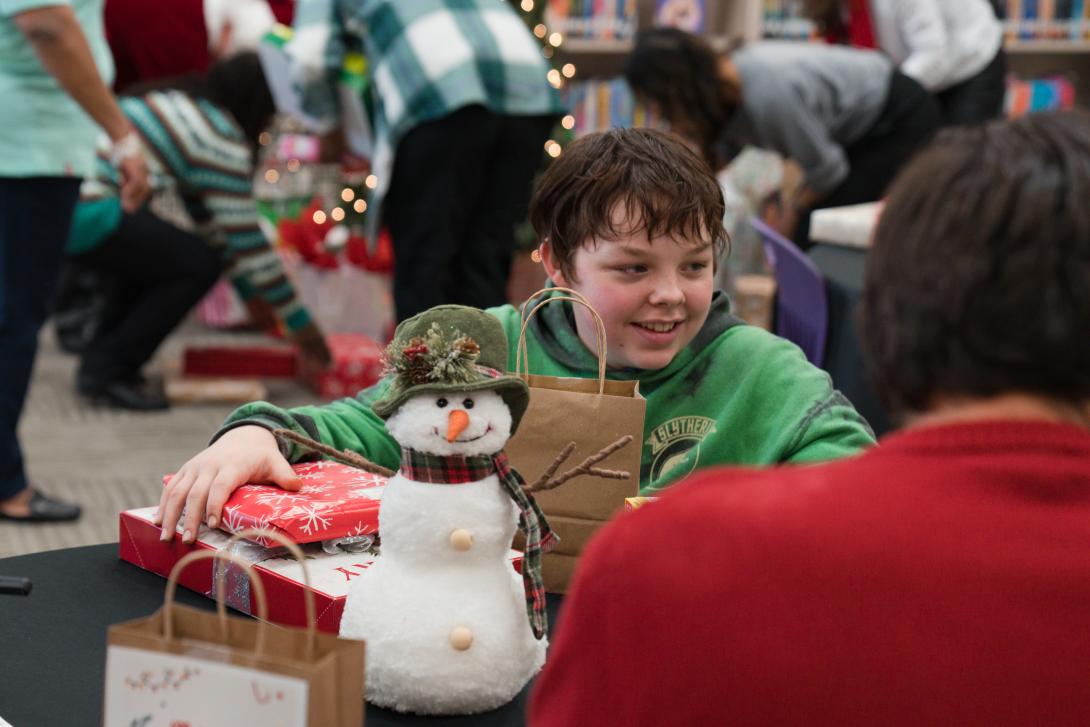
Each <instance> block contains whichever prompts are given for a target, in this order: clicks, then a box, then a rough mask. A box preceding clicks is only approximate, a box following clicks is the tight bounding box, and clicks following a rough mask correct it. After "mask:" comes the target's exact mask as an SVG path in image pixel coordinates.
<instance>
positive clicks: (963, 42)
mask: <svg viewBox="0 0 1090 727" xmlns="http://www.w3.org/2000/svg"><path fill="white" fill-rule="evenodd" d="M803 6H804V12H805V13H806V14H807V15H808V16H809V17H810V18H811V19H813V20H814V21H815V22H816V23H817V24H818V27H819V28H821V30H822V31H823V32H824V33H825V36H826V38H827V39H828V40H830V41H831V42H834V43H848V44H850V45H856V46H860V47H864V48H877V49H879V50H881V51H882V52H883V53H885V54H886V55H888V56H889V57H890V58H891V59H892V60H893V62H894V63H895V64H897V67H898V68H900V69H901V72H902V73H904V74H905V75H906V76H909V77H911V78H914V79H915V80H916V81H918V82H919V84H920V85H921V86H923V87H924V88H926V89H927V90H928V91H930V92H931V93H933V94H935V99H936V100H937V101H938V103H939V108H940V109H941V111H942V124H943V126H955V125H960V124H975V123H980V122H983V121H989V120H991V119H996V118H999V117H1000V116H1001V115H1002V114H1003V97H1004V96H1005V95H1006V91H1007V85H1006V75H1007V63H1006V55H1005V54H1004V52H1003V25H1002V23H1000V22H999V19H998V18H996V16H995V9H994V7H993V5H992V2H991V1H990V0H955V1H951V0H806V2H805V3H804V4H803Z"/></svg>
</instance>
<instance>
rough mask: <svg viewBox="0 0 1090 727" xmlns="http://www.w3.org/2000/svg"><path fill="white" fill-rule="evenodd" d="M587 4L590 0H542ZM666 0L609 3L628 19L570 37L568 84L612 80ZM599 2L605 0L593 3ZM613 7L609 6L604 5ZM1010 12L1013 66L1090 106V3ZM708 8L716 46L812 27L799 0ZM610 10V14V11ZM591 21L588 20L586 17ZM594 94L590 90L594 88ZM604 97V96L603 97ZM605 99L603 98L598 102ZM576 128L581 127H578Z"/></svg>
mask: <svg viewBox="0 0 1090 727" xmlns="http://www.w3.org/2000/svg"><path fill="white" fill-rule="evenodd" d="M537 1H538V2H551V3H561V4H563V3H568V7H583V8H586V7H588V5H587V3H590V2H592V0H537ZM663 1H664V0H618V2H617V3H616V4H615V5H613V6H612V7H615V8H618V10H617V12H618V13H620V12H622V9H623V12H626V13H628V14H629V18H630V19H634V22H631V20H629V22H628V24H627V25H626V26H624V28H623V29H622V30H621V31H620V32H613V31H611V34H612V35H614V36H615V37H578V36H577V35H573V34H569V35H568V36H567V37H566V38H565V40H564V42H563V43H562V44H561V46H560V48H558V49H557V57H558V59H559V60H560V61H561V63H572V64H574V65H575V68H576V74H575V76H574V77H573V78H572V79H570V80H569V81H568V82H567V83H569V84H580V83H583V82H585V81H588V80H595V81H598V80H608V79H613V78H616V77H618V76H620V74H621V73H622V71H623V69H624V64H625V60H626V58H627V56H628V54H629V52H631V50H632V47H633V44H634V36H635V33H636V32H638V30H639V29H641V28H649V27H652V26H653V25H654V24H655V15H656V11H657V9H658V8H659V6H660V4H661V3H662V2H663ZM594 3H597V7H601V4H602V0H594ZM604 4H605V5H606V6H609V3H608V2H606V3H604ZM998 4H999V6H1000V8H1001V9H1002V10H1004V11H1005V13H1004V14H1005V16H1006V17H1005V19H1004V24H1005V42H1004V47H1005V48H1006V50H1007V66H1008V71H1009V72H1010V73H1011V74H1013V75H1014V76H1015V77H1017V78H1019V79H1034V78H1048V77H1054V76H1063V77H1065V78H1068V79H1070V81H1071V83H1072V85H1073V86H1074V89H1075V103H1076V105H1078V106H1079V107H1081V108H1090V0H1068V1H1066V2H1065V0H1000V2H999V3H998ZM698 5H700V6H702V7H703V9H704V19H703V29H702V31H701V33H702V35H703V36H704V37H705V38H707V39H708V41H709V42H710V43H711V44H712V45H713V47H718V48H723V47H725V46H726V45H727V44H728V43H729V42H730V41H732V40H735V39H741V40H745V41H753V40H757V39H760V38H779V39H785V40H786V39H794V40H806V39H808V38H810V37H812V35H813V28H812V26H811V24H810V23H809V22H808V21H806V20H803V19H802V18H801V0H698ZM611 12H612V11H611ZM587 22H588V23H589V21H587ZM592 95H593V92H592ZM601 98H602V99H604V98H606V96H601ZM602 106H603V104H601V103H599V107H602ZM577 130H578V129H577Z"/></svg>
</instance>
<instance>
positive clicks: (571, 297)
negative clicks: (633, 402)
mask: <svg viewBox="0 0 1090 727" xmlns="http://www.w3.org/2000/svg"><path fill="white" fill-rule="evenodd" d="M553 291H560V292H562V293H565V294H566V295H560V296H555V297H551V298H546V299H545V300H542V301H540V302H538V303H537V304H535V305H534V306H533V308H531V309H530V311H529V313H527V312H526V307H527V306H528V305H530V301H531V300H533V299H534V298H537V297H539V296H541V295H544V294H547V293H552V292H553ZM559 300H566V301H570V302H572V303H578V304H580V305H581V306H583V307H584V308H586V309H587V310H588V311H590V315H591V318H592V319H593V320H594V333H595V343H596V345H595V348H597V357H598V394H599V396H600V395H601V394H602V393H603V392H604V391H605V387H606V326H605V323H603V322H602V317H601V316H600V315H598V311H596V310H594V306H592V305H591V304H590V301H588V300H587V299H586V297H585V296H584V295H583V294H582V293H580V292H578V291H576V290H572V289H571V288H561V287H559V286H558V287H554V288H542V289H541V290H539V291H537V292H536V293H534V294H532V295H531V296H530V297H528V298H527V299H526V302H524V303H523V304H522V313H523V316H522V328H521V330H520V331H519V340H518V348H517V349H516V351H515V374H516V375H518V376H527V377H528V376H529V375H530V354H529V352H528V350H527V347H526V331H527V329H528V328H529V326H530V319H532V318H533V317H534V315H536V314H537V312H538V311H539V310H540V309H541V308H543V307H544V306H546V305H548V304H549V303H553V302H555V301H559Z"/></svg>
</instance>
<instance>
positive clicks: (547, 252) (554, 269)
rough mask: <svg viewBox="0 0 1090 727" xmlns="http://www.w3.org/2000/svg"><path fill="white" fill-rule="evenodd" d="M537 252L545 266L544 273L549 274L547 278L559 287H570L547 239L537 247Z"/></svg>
mask: <svg viewBox="0 0 1090 727" xmlns="http://www.w3.org/2000/svg"><path fill="white" fill-rule="evenodd" d="M538 253H539V254H540V255H541V264H542V265H543V266H545V274H546V275H548V276H549V280H551V281H553V282H554V283H556V284H557V285H559V286H561V287H564V288H567V287H570V286H569V285H568V279H567V278H566V277H565V276H564V272H563V271H562V270H561V269H560V265H559V264H558V263H557V260H556V255H555V254H553V246H552V245H551V244H550V243H549V241H548V240H547V239H546V240H545V241H544V242H542V243H541V246H540V247H538Z"/></svg>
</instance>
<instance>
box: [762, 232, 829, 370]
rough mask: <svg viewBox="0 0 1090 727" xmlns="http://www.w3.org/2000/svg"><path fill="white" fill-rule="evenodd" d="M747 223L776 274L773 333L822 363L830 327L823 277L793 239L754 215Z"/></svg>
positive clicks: (812, 361) (819, 363) (811, 359)
mask: <svg viewBox="0 0 1090 727" xmlns="http://www.w3.org/2000/svg"><path fill="white" fill-rule="evenodd" d="M750 224H751V225H753V229H755V230H757V234H758V235H760V236H761V243H762V244H763V245H764V250H765V259H766V260H768V266H769V267H770V268H772V274H773V276H775V278H776V288H777V290H776V335H778V336H782V337H783V338H786V339H787V340H789V341H791V342H792V343H794V344H795V345H796V346H798V347H799V348H801V349H802V352H803V353H804V354H806V358H807V359H809V360H810V363H812V364H814V365H815V366H821V365H822V363H823V362H824V359H825V336H826V334H827V333H828V330H829V305H828V302H827V300H826V297H825V295H826V294H825V278H824V277H823V276H822V274H821V271H820V270H818V268H817V266H816V265H815V264H814V261H813V260H811V259H810V258H809V257H807V256H806V253H804V252H803V251H802V250H800V249H799V248H798V246H797V245H795V243H793V242H791V241H790V240H788V239H787V238H785V237H784V236H783V235H781V234H780V233H778V232H776V231H775V230H774V229H772V228H771V227H769V226H768V225H767V224H765V223H764V222H762V221H761V220H759V219H757V218H756V217H753V218H751V219H750Z"/></svg>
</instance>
